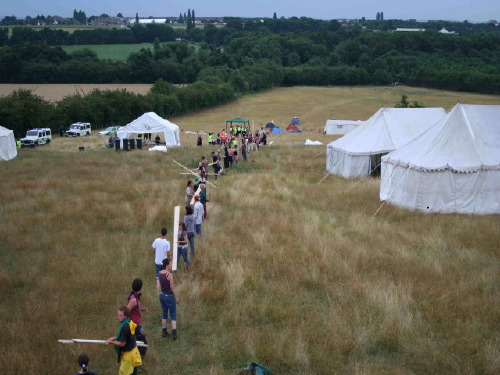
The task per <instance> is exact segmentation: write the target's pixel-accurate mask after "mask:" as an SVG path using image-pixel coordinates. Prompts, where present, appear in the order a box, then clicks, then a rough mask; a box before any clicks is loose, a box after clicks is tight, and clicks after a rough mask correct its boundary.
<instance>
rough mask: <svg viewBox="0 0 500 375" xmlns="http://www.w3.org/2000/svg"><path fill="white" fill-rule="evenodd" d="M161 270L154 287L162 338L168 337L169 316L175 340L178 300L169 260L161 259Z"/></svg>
mask: <svg viewBox="0 0 500 375" xmlns="http://www.w3.org/2000/svg"><path fill="white" fill-rule="evenodd" d="M162 265H163V269H162V270H161V271H160V273H159V275H158V280H157V281H156V287H157V290H158V292H159V299H160V304H161V309H162V315H161V328H162V335H161V336H162V337H167V336H168V335H169V333H168V329H167V319H168V316H169V315H170V321H171V324H172V339H173V340H174V341H175V340H177V304H178V303H179V300H178V298H177V294H176V293H175V286H174V275H172V264H171V263H170V259H169V258H166V259H163V263H162Z"/></svg>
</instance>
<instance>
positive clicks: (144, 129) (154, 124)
mask: <svg viewBox="0 0 500 375" xmlns="http://www.w3.org/2000/svg"><path fill="white" fill-rule="evenodd" d="M146 133H163V134H164V135H165V144H166V146H180V145H181V143H180V137H179V127H178V126H177V125H175V124H172V123H171V122H170V121H168V120H165V119H164V118H161V117H160V116H158V115H157V114H156V113H154V112H147V113H145V114H143V115H142V116H140V117H138V118H136V119H135V120H134V121H132V122H131V123H130V124H127V125H126V126H124V127H123V128H121V129H120V130H118V132H117V135H118V138H120V143H121V146H122V147H123V139H125V138H130V137H131V136H132V134H146Z"/></svg>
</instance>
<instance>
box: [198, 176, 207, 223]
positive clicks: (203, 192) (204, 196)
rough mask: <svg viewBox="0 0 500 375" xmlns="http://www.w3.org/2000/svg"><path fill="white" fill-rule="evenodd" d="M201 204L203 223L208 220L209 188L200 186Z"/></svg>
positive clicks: (203, 185)
mask: <svg viewBox="0 0 500 375" xmlns="http://www.w3.org/2000/svg"><path fill="white" fill-rule="evenodd" d="M200 189H201V191H200V202H201V204H202V205H203V221H205V220H207V202H208V199H207V186H206V185H205V184H200Z"/></svg>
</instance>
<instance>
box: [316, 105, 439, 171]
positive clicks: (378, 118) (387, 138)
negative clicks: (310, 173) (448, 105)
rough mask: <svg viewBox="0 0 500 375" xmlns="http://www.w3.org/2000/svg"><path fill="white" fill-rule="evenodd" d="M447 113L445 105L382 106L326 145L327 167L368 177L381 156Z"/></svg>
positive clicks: (427, 127)
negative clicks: (419, 106) (414, 106)
mask: <svg viewBox="0 0 500 375" xmlns="http://www.w3.org/2000/svg"><path fill="white" fill-rule="evenodd" d="M445 115H446V112H445V110H444V109H443V108H381V109H379V110H378V111H377V112H376V113H375V114H374V115H373V116H372V117H370V118H369V119H368V120H366V122H365V123H364V124H363V125H360V126H359V127H357V128H356V129H354V130H353V131H351V132H349V133H348V134H346V135H344V136H343V137H342V138H339V139H337V140H336V141H333V142H331V143H329V144H328V145H327V153H326V169H327V170H328V171H329V172H330V173H332V174H337V175H340V176H342V177H345V178H353V177H362V176H369V175H370V174H372V173H373V171H375V170H376V169H377V168H379V166H380V158H381V157H382V156H383V155H385V154H387V153H389V152H391V151H394V150H396V149H398V148H399V147H401V146H403V145H405V144H406V143H408V142H410V141H411V140H412V139H414V138H415V137H417V136H418V135H420V134H422V133H423V132H425V131H426V130H427V129H429V128H430V127H431V126H432V125H434V124H435V123H437V122H438V121H439V120H440V119H442V118H443V117H444V116H445Z"/></svg>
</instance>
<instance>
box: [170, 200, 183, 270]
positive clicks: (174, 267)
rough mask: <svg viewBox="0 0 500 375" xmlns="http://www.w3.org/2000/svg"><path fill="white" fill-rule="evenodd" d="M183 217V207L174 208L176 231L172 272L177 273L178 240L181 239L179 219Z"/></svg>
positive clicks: (173, 244)
mask: <svg viewBox="0 0 500 375" xmlns="http://www.w3.org/2000/svg"><path fill="white" fill-rule="evenodd" d="M180 215H181V206H175V208H174V230H173V233H174V234H173V236H174V238H173V239H172V246H173V248H172V257H173V259H172V271H177V240H178V238H179V217H180Z"/></svg>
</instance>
